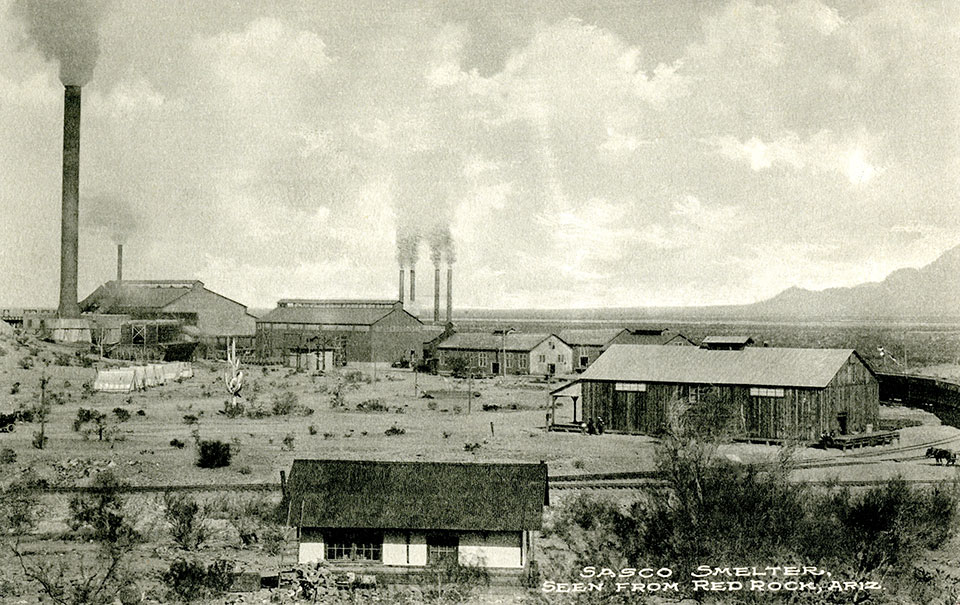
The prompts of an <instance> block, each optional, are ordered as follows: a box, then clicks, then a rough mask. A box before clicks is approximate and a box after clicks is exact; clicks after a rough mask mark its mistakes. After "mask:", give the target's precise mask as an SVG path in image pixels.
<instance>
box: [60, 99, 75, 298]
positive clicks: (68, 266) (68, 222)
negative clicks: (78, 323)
mask: <svg viewBox="0 0 960 605" xmlns="http://www.w3.org/2000/svg"><path fill="white" fill-rule="evenodd" d="M62 192H63V193H62V201H61V216H60V306H59V308H58V309H57V312H58V314H59V315H60V317H80V306H79V305H78V304H77V240H78V232H79V230H80V229H79V218H80V216H79V214H80V208H79V206H80V199H79V198H80V87H79V86H66V87H65V88H64V91H63V189H62Z"/></svg>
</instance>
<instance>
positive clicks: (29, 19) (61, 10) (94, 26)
mask: <svg viewBox="0 0 960 605" xmlns="http://www.w3.org/2000/svg"><path fill="white" fill-rule="evenodd" d="M102 4H103V3H102V2H100V1H96V0H21V1H20V2H19V3H18V5H17V8H18V9H19V10H20V13H21V14H22V15H23V17H24V20H25V21H26V23H27V29H28V31H29V33H30V37H31V38H33V40H34V42H36V44H37V47H38V48H39V49H40V52H42V53H43V55H44V56H45V57H46V58H47V59H48V60H55V61H57V62H58V63H59V64H60V81H61V82H63V84H64V85H67V86H83V85H84V84H86V83H87V82H88V81H90V78H91V77H93V68H94V67H95V66H96V64H97V58H98V57H99V56H100V38H99V33H98V30H99V24H100V17H101V14H102V12H103V10H102Z"/></svg>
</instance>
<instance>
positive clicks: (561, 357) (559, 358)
mask: <svg viewBox="0 0 960 605" xmlns="http://www.w3.org/2000/svg"><path fill="white" fill-rule="evenodd" d="M557 363H563V354H562V353H561V354H560V355H557Z"/></svg>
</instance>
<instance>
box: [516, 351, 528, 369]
mask: <svg viewBox="0 0 960 605" xmlns="http://www.w3.org/2000/svg"><path fill="white" fill-rule="evenodd" d="M517 367H519V368H520V369H521V370H526V369H527V356H526V355H523V354H520V355H517Z"/></svg>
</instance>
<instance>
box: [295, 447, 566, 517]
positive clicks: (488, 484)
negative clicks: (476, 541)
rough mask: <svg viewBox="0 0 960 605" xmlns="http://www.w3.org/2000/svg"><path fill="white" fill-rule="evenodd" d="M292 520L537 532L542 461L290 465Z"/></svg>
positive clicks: (542, 500)
mask: <svg viewBox="0 0 960 605" xmlns="http://www.w3.org/2000/svg"><path fill="white" fill-rule="evenodd" d="M287 493H288V494H289V504H290V509H289V510H290V521H291V523H293V524H296V525H300V526H307V527H325V528H367V529H374V528H376V529H423V530H430V529H435V530H440V529H448V530H475V531H520V530H537V529H540V527H541V523H542V515H543V506H544V505H546V504H549V501H548V491H547V466H546V464H542V463H541V464H490V463H487V464H478V463H449V462H376V461H349V460H304V459H299V460H294V461H293V467H292V468H291V469H290V481H289V489H288V492H287Z"/></svg>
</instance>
